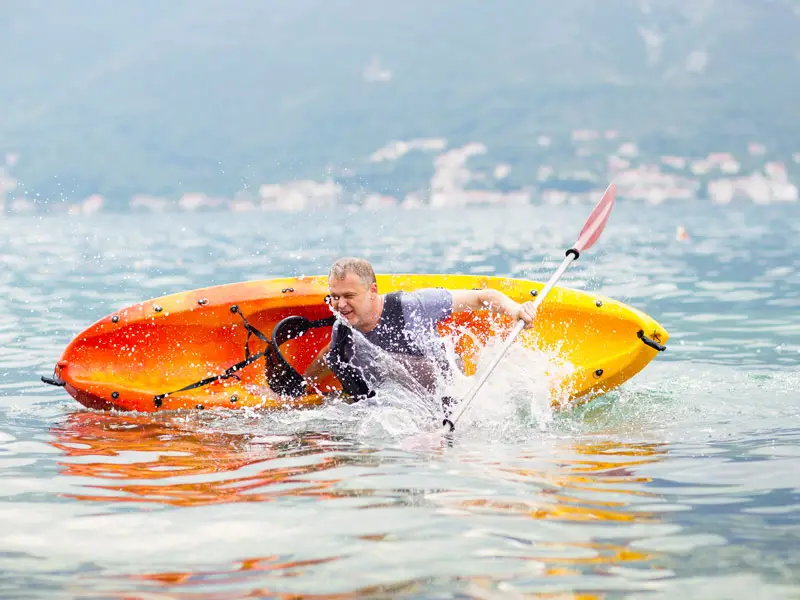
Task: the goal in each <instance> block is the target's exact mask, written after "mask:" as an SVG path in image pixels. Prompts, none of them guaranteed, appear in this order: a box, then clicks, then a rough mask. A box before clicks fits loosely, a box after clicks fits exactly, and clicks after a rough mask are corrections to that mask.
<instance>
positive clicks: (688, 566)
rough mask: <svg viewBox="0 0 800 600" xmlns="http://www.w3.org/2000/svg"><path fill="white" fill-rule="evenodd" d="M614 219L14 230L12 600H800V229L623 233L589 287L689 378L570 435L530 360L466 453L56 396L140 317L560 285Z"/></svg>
mask: <svg viewBox="0 0 800 600" xmlns="http://www.w3.org/2000/svg"><path fill="white" fill-rule="evenodd" d="M588 212H589V207H588V206H561V207H529V208H524V209H523V208H519V209H514V211H513V212H511V211H509V212H503V211H501V210H473V211H462V212H458V213H456V212H435V211H421V212H414V211H406V212H401V211H389V212H381V213H354V214H350V213H347V214H344V213H339V214H337V213H328V214H316V215H294V216H293V215H278V214H262V213H257V214H250V215H243V214H224V213H207V214H197V215H189V216H187V215H177V214H176V215H166V216H164V215H162V216H146V215H103V216H97V217H84V218H75V219H68V218H64V217H36V218H33V217H29V218H21V217H15V218H8V219H6V220H4V221H2V222H0V263H2V265H3V269H2V270H0V340H2V344H0V366H2V370H0V377H1V379H0V525H1V526H0V596H2V597H9V598H29V597H98V598H99V597H103V598H117V597H132V596H135V597H143V598H161V597H170V598H192V599H195V598H202V599H210V598H234V597H237V598H239V597H246V596H256V597H290V596H291V597H294V596H292V594H297V595H306V596H313V595H318V596H324V597H355V596H363V597H409V598H423V597H424V598H429V597H441V598H447V597H461V598H496V597H511V598H513V597H522V596H524V595H528V594H541V595H543V596H544V597H555V596H558V594H562V593H563V594H567V595H566V596H564V597H572V596H569V595H568V593H572V594H575V595H576V597H578V596H579V597H582V598H601V597H602V598H616V597H629V598H643V597H674V596H676V595H681V596H682V597H687V598H690V597H691V598H696V597H702V598H730V597H770V598H783V597H785V598H797V597H800V575H798V574H799V573H800V546H798V544H797V539H798V534H800V519H799V518H798V516H799V515H800V474H798V470H797V467H796V465H797V461H798V458H800V404H798V392H797V391H796V390H797V388H798V384H799V383H800V375H798V363H800V316H798V314H799V313H800V311H798V307H800V275H798V272H800V270H799V268H800V244H799V243H798V242H797V238H798V234H800V225H798V224H799V223H800V219H798V217H799V216H800V210H798V208H797V207H793V206H789V207H787V206H768V207H753V206H733V207H726V208H716V207H710V206H702V205H699V204H687V205H674V206H659V207H647V208H643V207H641V206H640V205H633V204H624V203H623V204H620V205H619V206H617V207H616V208H615V213H614V214H613V215H612V217H611V220H610V222H609V225H608V228H607V230H606V233H605V234H604V236H603V238H602V239H601V240H600V242H599V243H598V245H597V246H596V247H595V248H594V249H593V250H592V251H591V253H587V254H586V255H584V256H583V257H582V258H581V260H580V261H578V263H576V264H575V265H574V266H573V267H571V268H570V270H568V271H567V275H566V276H565V279H564V280H563V283H564V285H568V286H572V287H578V288H581V289H590V290H595V291H598V292H600V293H602V294H606V295H609V296H612V297H615V298H618V299H621V300H623V301H626V302H629V303H631V304H632V305H634V306H636V307H637V308H640V309H642V310H644V311H645V312H647V313H648V314H651V315H652V316H654V317H655V318H657V319H658V320H659V321H660V322H661V323H662V324H663V325H664V326H665V327H666V328H667V330H668V331H669V332H670V334H671V339H670V342H669V348H668V350H667V351H666V352H665V353H662V354H661V355H659V356H658V357H657V358H656V359H655V360H654V361H653V362H652V363H651V364H650V365H649V366H648V367H647V368H646V369H645V371H643V372H642V373H640V374H639V375H638V376H637V377H635V378H634V379H633V380H631V381H629V382H628V383H627V384H626V385H625V386H623V387H622V388H621V389H619V390H616V391H614V392H612V393H609V394H607V395H606V396H604V397H602V398H600V399H598V400H597V401H595V402H594V403H592V404H590V405H589V406H587V407H583V408H579V409H574V410H569V411H564V412H560V413H556V414H550V413H549V412H548V411H547V410H546V408H545V407H544V406H542V405H539V406H536V405H535V404H534V405H529V406H521V405H520V401H519V398H517V397H516V395H515V388H516V387H518V386H520V385H523V386H524V385H533V386H534V387H535V385H536V382H535V381H532V380H533V379H536V377H535V373H533V371H535V369H533V371H532V372H531V373H527V374H526V372H525V370H524V367H521V366H520V362H519V361H515V360H513V356H512V357H511V358H512V360H510V361H508V362H506V363H504V364H503V365H502V366H501V367H499V368H498V370H497V371H496V372H495V374H493V376H492V378H491V379H490V381H489V382H488V383H487V386H486V390H484V391H483V392H482V393H481V395H479V397H478V398H477V399H476V401H475V404H474V406H473V407H472V408H471V409H470V414H469V417H468V418H467V416H465V419H464V422H463V423H462V424H461V427H460V428H459V431H458V432H457V433H458V435H457V436H456V437H455V438H454V440H452V442H448V441H446V440H442V438H441V437H440V436H436V435H432V434H431V431H430V428H429V427H428V424H427V420H426V419H420V418H419V416H420V414H419V413H418V412H414V410H404V407H403V406H402V404H399V405H398V404H395V405H392V404H391V403H390V404H388V405H382V406H378V407H375V409H374V410H370V409H369V407H358V406H356V407H347V406H342V405H337V406H332V407H328V408H325V409H321V410H311V411H298V412H286V413H274V414H263V413H259V412H231V413H221V414H210V413H198V414H194V413H192V414H166V413H164V414H158V415H131V414H110V413H98V412H91V411H87V410H85V409H83V408H82V407H81V406H80V405H78V404H77V403H76V402H75V401H73V400H72V399H71V398H69V397H68V396H67V395H66V394H65V393H64V392H63V390H61V389H56V388H49V387H47V386H44V385H43V384H41V383H40V382H39V376H40V375H42V374H49V373H50V372H51V371H52V368H53V364H54V363H55V361H56V360H57V358H58V356H59V355H60V353H61V351H62V350H63V348H64V346H65V345H66V344H67V343H68V342H69V341H70V340H71V339H72V337H73V336H74V335H75V334H76V333H78V332H79V331H80V330H81V329H83V328H84V327H86V326H87V325H89V324H90V323H92V322H93V321H95V320H96V319H98V318H100V317H101V316H104V315H106V314H108V313H110V312H112V311H113V310H116V309H117V308H120V307H122V306H125V305H127V304H131V303H134V302H137V301H140V300H144V299H147V298H151V297H154V296H158V295H162V294H166V293H172V292H176V291H181V290H185V289H189V288H196V287H202V286H206V285H213V284H219V283H227V282H234V281H240V280H244V279H254V278H266V277H274V276H284V275H294V274H298V275H299V274H312V273H321V272H325V270H326V268H327V266H328V264H329V262H330V261H331V260H332V259H334V258H335V257H337V256H339V255H343V254H359V255H363V256H365V257H367V258H369V259H371V260H373V261H374V263H375V265H376V268H377V269H378V270H379V271H383V272H387V271H390V272H467V273H469V272H474V273H486V274H499V275H512V276H517V277H531V278H534V279H539V280H544V279H546V278H547V277H548V275H549V273H550V272H552V271H553V270H554V269H555V268H556V266H557V265H558V263H559V262H560V260H561V257H562V256H563V250H564V249H565V248H566V247H568V246H569V245H570V244H571V242H572V241H573V239H572V238H574V236H575V235H576V234H577V232H578V230H579V228H580V225H581V224H582V222H583V220H584V219H585V218H586V216H587V215H588ZM679 224H680V225H683V226H684V227H686V229H687V230H688V232H689V234H690V236H691V239H690V240H687V241H676V239H675V228H676V227H677V225H679ZM532 373H533V374H532ZM520 382H521V383H520ZM526 382H527V383H526ZM548 594H551V595H552V596H548ZM559 597H561V596H559Z"/></svg>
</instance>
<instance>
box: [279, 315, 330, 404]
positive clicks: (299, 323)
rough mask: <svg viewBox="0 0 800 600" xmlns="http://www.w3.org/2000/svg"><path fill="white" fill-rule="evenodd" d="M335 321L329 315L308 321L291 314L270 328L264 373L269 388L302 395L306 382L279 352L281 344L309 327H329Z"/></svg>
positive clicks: (283, 393) (282, 393)
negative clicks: (270, 333) (270, 334)
mask: <svg viewBox="0 0 800 600" xmlns="http://www.w3.org/2000/svg"><path fill="white" fill-rule="evenodd" d="M335 321H336V317H334V316H333V315H331V316H330V317H328V318H326V319H319V320H317V321H309V320H308V319H306V318H305V317H301V316H297V315H295V316H291V317H286V318H285V319H283V320H282V321H280V322H279V323H278V324H277V325H276V326H275V328H274V329H273V330H272V340H271V341H270V344H269V346H268V347H267V349H266V352H265V358H266V360H265V375H266V378H267V384H268V385H269V387H270V389H271V390H272V391H273V392H275V393H276V394H280V395H281V396H291V397H297V396H303V395H304V394H305V393H306V382H305V379H304V378H303V376H302V375H301V374H300V373H298V372H297V370H296V369H295V368H294V367H293V366H292V365H291V364H289V361H288V360H286V357H285V356H284V355H283V353H282V352H281V346H282V345H283V344H284V343H286V342H288V341H289V340H292V339H295V338H298V337H300V336H302V335H303V334H304V333H305V332H306V331H308V330H309V329H314V328H317V327H330V326H332V325H333V324H334V322H335Z"/></svg>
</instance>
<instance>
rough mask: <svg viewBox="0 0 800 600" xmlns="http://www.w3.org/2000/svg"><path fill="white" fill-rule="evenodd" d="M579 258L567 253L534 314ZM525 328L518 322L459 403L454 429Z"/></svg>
mask: <svg viewBox="0 0 800 600" xmlns="http://www.w3.org/2000/svg"><path fill="white" fill-rule="evenodd" d="M577 257H578V253H577V252H576V251H575V250H569V251H568V252H567V256H566V258H565V259H564V262H562V263H561V266H560V267H558V270H557V271H556V272H555V273H553V276H552V277H551V278H550V280H549V281H548V282H547V283H546V284H545V286H544V287H543V288H542V291H541V292H539V294H538V295H537V296H536V300H534V302H533V312H534V314H536V311H538V310H539V306H540V305H541V304H542V302H544V299H545V297H546V296H547V294H549V293H550V290H552V289H553V287H554V286H555V284H556V283H557V282H558V280H559V279H561V276H562V275H563V274H564V271H566V270H567V267H569V265H570V264H571V263H572V261H574V260H575V259H576V258H577ZM524 328H525V321H523V320H522V319H520V320H519V321H517V324H516V325H515V326H514V330H513V331H512V332H511V335H509V336H508V338H506V340H505V342H503V346H502V349H501V350H500V353H499V354H498V355H497V356H495V357H494V359H493V360H492V362H491V364H490V365H489V366H488V367H487V368H486V370H485V371H484V373H483V375H481V377H480V379H478V383H477V384H475V387H473V388H472V391H471V392H470V393H469V394H468V395H467V396H466V397H465V398H464V400H462V401H461V403H459V407H460V408H461V410H460V411H459V413H458V415H456V417H455V418H454V419H452V423H453V427H455V424H456V423H458V420H459V419H460V418H461V416H462V415H463V414H464V412H465V411H466V410H467V408H468V407H469V405H470V403H471V402H472V400H473V399H474V398H475V396H476V395H477V393H478V391H479V390H480V389H481V387H483V384H484V383H486V380H487V379H488V378H489V375H491V374H492V371H494V369H495V367H497V365H498V364H499V363H500V361H501V360H502V358H503V356H504V355H505V353H506V352H507V351H508V349H509V348H510V347H511V344H513V343H514V340H515V339H517V336H518V335H519V334H520V332H521V331H522V330H523V329H524Z"/></svg>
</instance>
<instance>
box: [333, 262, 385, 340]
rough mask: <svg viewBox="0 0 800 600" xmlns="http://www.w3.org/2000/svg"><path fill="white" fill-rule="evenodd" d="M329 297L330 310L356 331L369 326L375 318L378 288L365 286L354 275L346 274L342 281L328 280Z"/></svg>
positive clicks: (372, 285)
mask: <svg viewBox="0 0 800 600" xmlns="http://www.w3.org/2000/svg"><path fill="white" fill-rule="evenodd" d="M328 291H329V292H330V295H331V308H332V309H333V310H334V311H336V312H338V313H339V314H340V315H342V316H343V317H344V318H345V319H347V322H348V323H350V325H352V326H353V327H355V328H356V329H358V328H359V327H362V326H364V325H371V324H372V320H373V319H374V318H375V304H376V299H377V297H378V286H377V285H376V284H374V283H373V284H371V285H369V286H365V285H364V283H363V282H362V281H361V278H360V277H359V276H358V275H356V274H355V273H346V274H345V276H344V277H343V278H342V279H338V278H333V279H330V280H328Z"/></svg>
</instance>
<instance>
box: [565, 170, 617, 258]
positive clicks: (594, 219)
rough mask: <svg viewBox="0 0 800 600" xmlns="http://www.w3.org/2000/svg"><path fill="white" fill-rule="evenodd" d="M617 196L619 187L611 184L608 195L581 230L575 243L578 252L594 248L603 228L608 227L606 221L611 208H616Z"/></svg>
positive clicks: (599, 203)
mask: <svg viewBox="0 0 800 600" xmlns="http://www.w3.org/2000/svg"><path fill="white" fill-rule="evenodd" d="M616 194H617V186H616V185H615V184H613V183H612V184H611V185H609V186H608V189H606V193H605V194H603V197H602V198H600V202H598V203H597V206H595V207H594V210H593V211H592V214H591V215H589V219H588V220H587V221H586V224H585V225H584V226H583V229H581V234H580V235H579V236H578V241H577V242H575V245H574V246H573V248H575V250H577V251H578V252H583V251H584V250H588V249H589V248H591V247H592V244H594V243H595V242H596V241H597V238H599V237H600V234H601V233H603V228H605V226H606V221H608V217H609V215H610V214H611V208H612V207H613V206H614V197H615V196H616Z"/></svg>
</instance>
